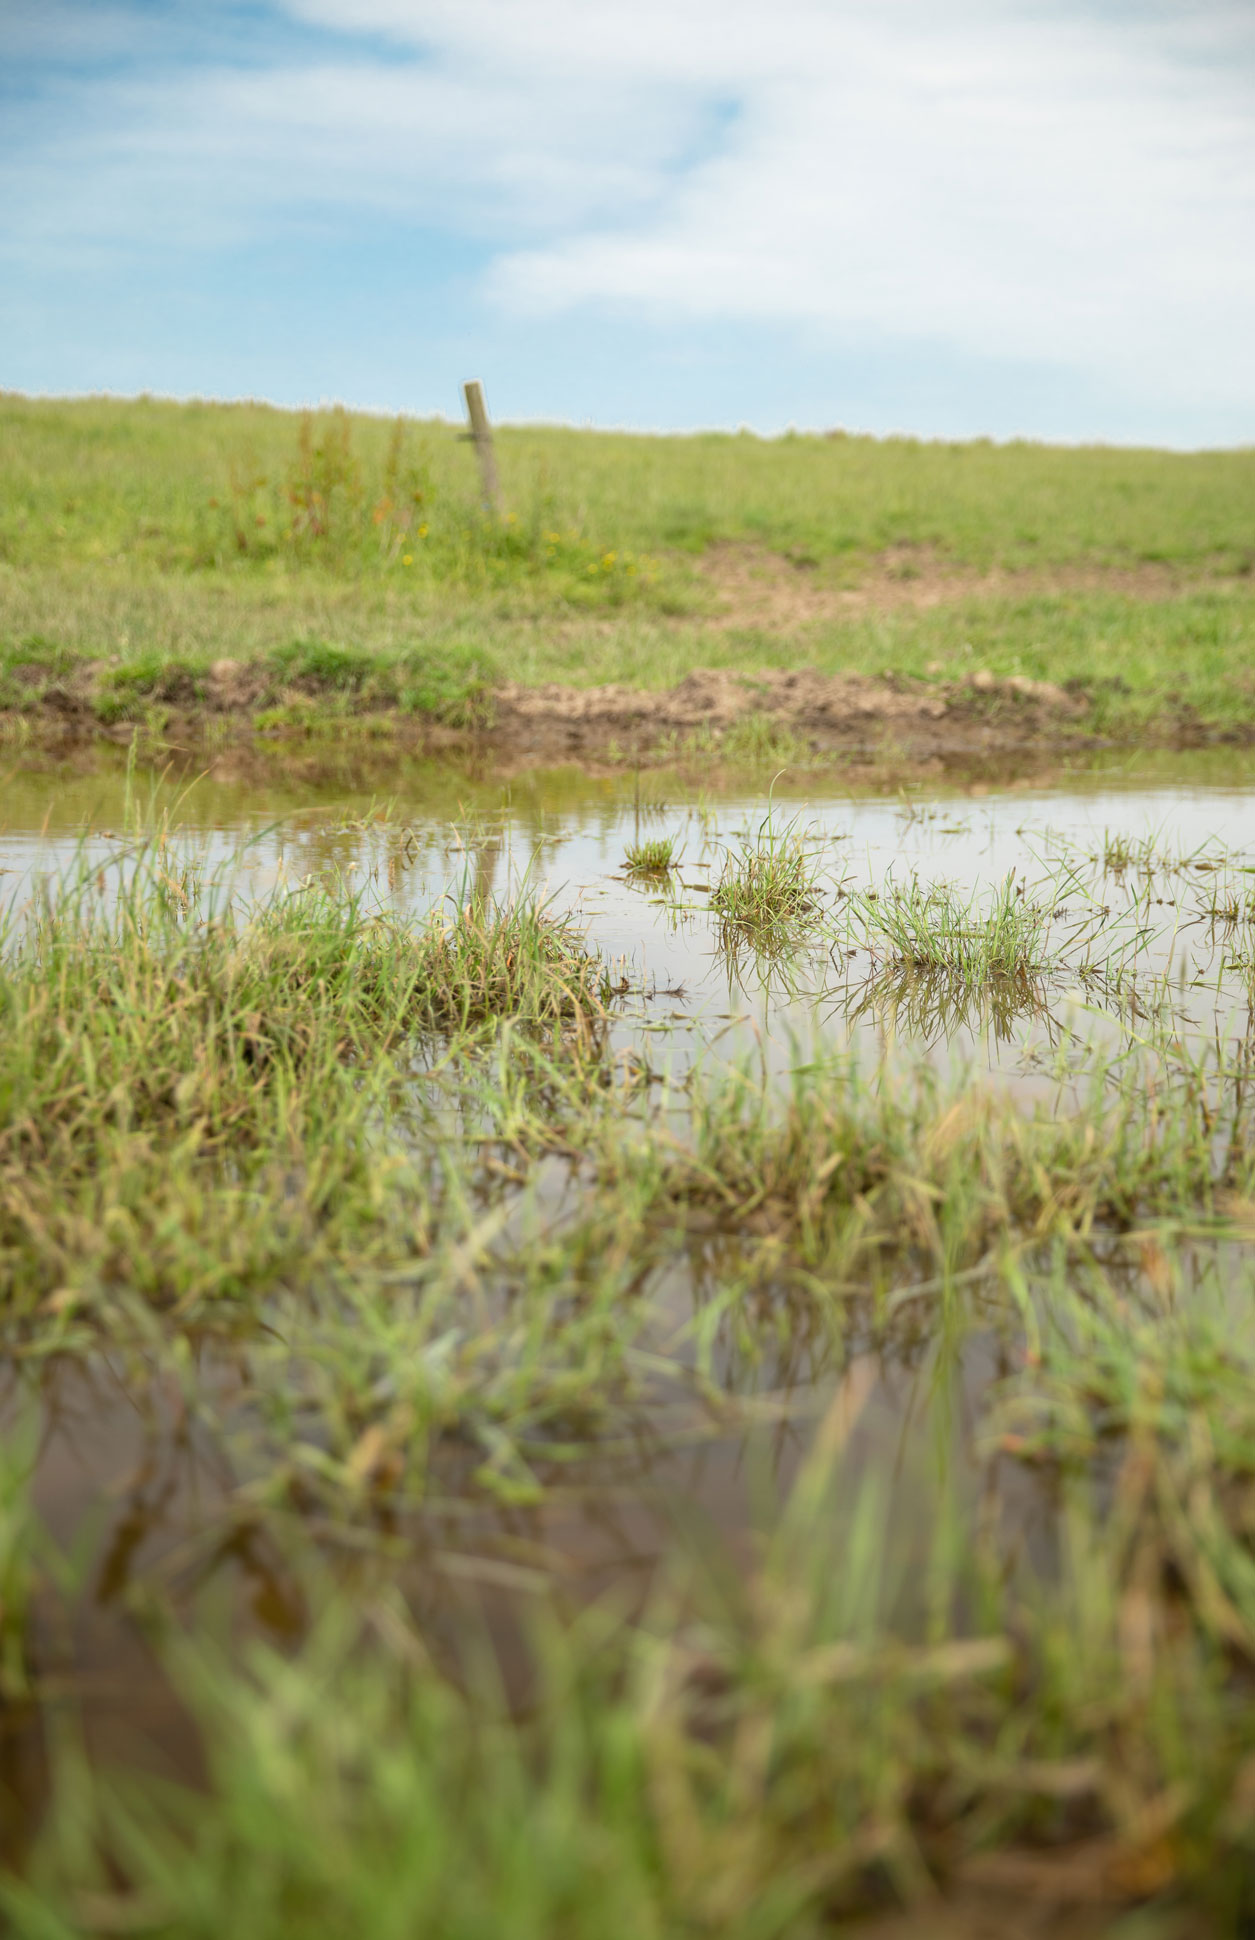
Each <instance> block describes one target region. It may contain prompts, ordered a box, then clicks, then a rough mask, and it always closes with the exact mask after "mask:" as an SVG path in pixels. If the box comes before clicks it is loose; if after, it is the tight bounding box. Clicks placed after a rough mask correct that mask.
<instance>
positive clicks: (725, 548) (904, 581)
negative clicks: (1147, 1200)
mask: <svg viewBox="0 0 1255 1940" xmlns="http://www.w3.org/2000/svg"><path fill="white" fill-rule="evenodd" d="M696 569H697V573H698V575H699V577H700V578H701V580H702V581H703V582H704V584H705V585H706V587H707V588H708V590H709V592H710V594H711V596H712V600H713V606H712V610H711V611H710V613H709V614H708V615H707V616H706V621H705V623H706V625H708V626H711V627H718V628H721V629H722V628H746V629H752V630H757V631H762V632H766V633H776V634H790V633H798V632H802V631H804V630H805V629H806V628H808V627H812V626H820V625H823V624H825V623H830V622H831V621H834V620H840V619H843V618H844V619H849V618H852V617H855V616H857V615H859V614H862V613H889V612H901V611H915V612H924V611H927V610H928V609H929V608H930V607H934V606H943V605H946V604H949V603H953V602H957V601H959V600H969V599H994V598H1008V597H1011V598H1015V597H1020V598H1023V597H1025V596H1031V595H1033V594H1035V593H1060V592H1077V593H1094V592H1111V593H1120V594H1122V595H1124V596H1125V597H1126V598H1132V599H1145V600H1160V599H1167V598H1169V597H1170V596H1171V595H1172V594H1174V593H1179V592H1180V591H1181V590H1182V588H1183V587H1184V586H1186V585H1188V584H1191V583H1196V581H1197V579H1198V577H1199V575H1197V574H1195V575H1194V576H1193V578H1192V579H1191V578H1189V577H1187V576H1186V575H1185V574H1183V573H1182V572H1181V570H1180V569H1179V568H1177V567H1174V566H1170V565H1167V564H1164V563H1161V562H1159V561H1154V560H1143V561H1141V562H1139V563H1138V564H1136V565H1131V566H1101V565H1077V566H1069V567H1059V568H1054V569H1052V570H1050V571H1048V572H1047V571H1041V570H1030V569H1025V570H1024V571H1020V572H1011V571H1008V570H1006V569H1005V568H999V569H998V570H996V571H993V572H978V571H974V570H972V569H970V568H964V567H961V566H956V565H955V563H954V561H953V560H950V559H946V558H945V557H944V555H942V554H941V553H939V552H937V551H935V550H934V549H933V548H931V547H928V546H895V547H891V548H889V549H888V550H887V551H885V552H883V553H881V554H880V556H879V558H878V559H876V560H875V561H874V562H873V563H872V564H871V565H870V566H862V567H859V568H857V569H856V568H854V567H853V566H851V567H849V568H847V569H846V574H847V575H848V576H845V575H843V573H842V569H841V568H840V567H839V566H835V567H834V566H833V565H832V564H830V563H825V564H823V565H819V564H815V563H812V562H810V561H807V560H804V559H803V560H798V559H791V558H788V557H786V556H785V555H783V554H781V553H778V552H771V551H768V550H767V549H766V548H765V547H761V546H748V545H734V544H718V545H713V546H710V547H709V548H708V549H707V551H706V552H705V553H704V554H703V555H702V558H701V559H700V560H699V561H698V562H697V568H696Z"/></svg>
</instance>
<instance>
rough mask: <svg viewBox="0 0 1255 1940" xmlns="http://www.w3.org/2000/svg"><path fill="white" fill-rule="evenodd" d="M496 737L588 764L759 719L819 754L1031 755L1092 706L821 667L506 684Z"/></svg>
mask: <svg viewBox="0 0 1255 1940" xmlns="http://www.w3.org/2000/svg"><path fill="white" fill-rule="evenodd" d="M493 712H494V719H493V726H492V733H493V736H494V738H496V739H499V740H504V741H505V742H506V743H507V744H508V745H510V746H511V748H513V749H514V750H516V751H517V750H521V749H522V748H527V749H528V750H535V751H537V752H541V751H543V752H558V751H560V752H563V753H584V752H590V751H595V750H598V749H602V750H604V749H605V748H606V747H607V746H608V745H609V744H611V743H617V744H619V745H620V746H622V747H623V748H624V749H625V751H630V752H633V753H639V752H642V751H644V750H646V749H648V748H650V747H654V746H657V745H658V744H659V743H664V744H665V743H670V744H671V745H673V746H674V745H675V744H676V743H679V744H681V745H682V744H683V743H684V742H685V740H686V739H687V740H689V741H690V742H693V741H701V740H705V739H708V738H717V737H719V736H721V735H723V734H725V733H726V732H727V731H728V730H729V729H730V728H733V727H735V726H737V724H738V723H742V722H745V721H747V720H749V719H751V718H753V717H757V718H759V719H761V720H763V721H766V722H768V723H771V724H774V725H775V726H777V727H779V728H783V729H787V730H789V731H790V732H791V733H793V734H795V735H797V736H798V737H799V738H801V739H804V740H806V741H807V742H809V744H810V745H811V746H812V747H813V748H815V749H816V750H817V751H824V750H835V749H842V750H845V751H847V752H854V751H867V750H870V749H872V748H875V747H876V746H880V745H883V744H884V742H885V741H886V740H890V739H891V740H892V741H893V742H894V743H895V745H896V746H898V747H900V749H901V750H902V752H903V753H904V754H905V755H907V756H909V757H911V758H915V759H919V758H928V757H930V756H931V755H934V754H937V753H954V754H976V753H986V752H991V751H994V750H997V749H1002V748H1008V747H1013V746H1018V745H1023V744H1025V743H1027V742H1032V741H1035V740H1038V739H1040V738H1041V737H1042V736H1043V735H1044V734H1045V733H1046V732H1047V731H1049V733H1050V734H1051V736H1052V738H1053V739H1054V740H1055V744H1056V745H1057V744H1058V739H1057V738H1058V734H1059V731H1060V729H1061V727H1062V728H1065V729H1066V730H1070V732H1071V734H1072V736H1073V738H1074V739H1079V740H1084V739H1087V738H1088V737H1085V736H1083V734H1080V733H1079V730H1080V728H1081V723H1082V721H1083V719H1084V716H1085V715H1086V713H1087V712H1088V702H1087V701H1086V700H1085V699H1084V698H1083V697H1081V696H1079V695H1074V694H1071V693H1068V692H1066V691H1065V690H1064V689H1063V688H1061V687H1056V686H1054V685H1052V684H1051V683H1050V682H1048V681H1034V680H1028V679H1026V678H1025V677H1024V676H1022V675H1015V676H1012V677H1011V678H1010V679H1008V680H997V679H995V678H994V676H993V675H991V674H989V673H986V672H980V673H977V674H974V675H973V676H972V678H971V679H970V680H969V681H966V682H963V683H961V684H959V683H950V684H948V685H940V684H939V685H937V686H925V685H922V684H919V683H910V684H907V683H905V682H903V683H900V684H899V683H896V682H891V681H886V680H874V679H872V678H870V677H869V676H867V675H862V674H853V673H850V674H834V675H828V674H821V673H819V672H818V671H817V670H816V669H815V668H813V667H800V668H791V669H767V670H764V671H763V672H761V673H757V674H741V673H732V672H729V671H728V670H727V669H724V668H700V669H697V670H695V671H694V672H693V673H691V674H689V675H688V676H687V677H686V678H685V679H684V680H682V681H681V682H680V684H679V685H678V686H677V687H673V688H671V689H669V690H668V691H666V692H664V693H649V692H646V691H644V690H642V689H637V688H631V687H624V686H607V687H585V688H576V687H559V686H553V685H546V686H540V687H525V686H520V685H509V686H505V687H500V688H498V689H497V690H496V691H495V693H494V695H493Z"/></svg>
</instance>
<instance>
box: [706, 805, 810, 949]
mask: <svg viewBox="0 0 1255 1940" xmlns="http://www.w3.org/2000/svg"><path fill="white" fill-rule="evenodd" d="M819 873H820V872H819V867H818V863H817V861H816V859H815V855H814V852H813V850H812V849H811V847H810V846H809V845H808V843H807V841H806V838H805V836H804V835H803V834H802V832H801V831H800V830H799V829H798V828H797V825H796V824H795V823H792V822H790V823H789V824H788V825H787V826H786V827H785V828H783V829H777V828H776V826H775V823H774V821H773V819H772V815H771V813H770V811H769V812H768V814H767V815H766V816H765V817H764V819H763V821H762V822H761V823H760V824H759V826H758V828H757V830H756V831H755V833H754V836H753V838H752V839H751V840H747V841H745V842H744V843H743V845H742V847H741V848H740V849H739V850H738V851H734V852H732V853H730V854H729V855H728V857H727V858H726V860H725V862H724V866H723V873H722V874H721V876H720V878H719V881H718V882H717V883H716V884H715V887H714V889H713V890H712V891H711V897H710V907H711V909H712V910H713V911H714V913H715V915H716V917H717V918H718V919H719V922H720V925H721V927H722V932H723V941H724V944H725V947H728V946H733V947H735V946H736V945H737V944H738V943H740V942H742V941H745V940H752V941H754V942H755V943H756V944H757V945H759V946H760V947H761V946H762V945H763V944H767V945H768V946H770V945H772V944H787V943H788V942H789V941H790V940H791V939H792V938H794V937H796V936H798V935H800V934H801V933H802V932H803V931H805V930H806V929H808V928H810V927H811V925H813V924H814V923H815V922H816V921H817V920H818V917H819V913H820V901H819Z"/></svg>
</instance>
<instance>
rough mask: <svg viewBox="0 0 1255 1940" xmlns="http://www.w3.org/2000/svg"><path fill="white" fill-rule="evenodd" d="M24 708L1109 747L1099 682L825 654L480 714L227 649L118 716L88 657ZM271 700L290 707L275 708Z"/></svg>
mask: <svg viewBox="0 0 1255 1940" xmlns="http://www.w3.org/2000/svg"><path fill="white" fill-rule="evenodd" d="M40 671H42V670H37V669H34V668H32V669H30V670H29V674H30V678H31V685H32V704H31V705H30V706H29V707H27V708H26V709H24V710H23V711H22V712H21V713H16V712H14V713H9V714H0V736H3V738H5V739H7V740H9V741H10V743H12V742H15V741H16V742H23V741H32V740H33V741H38V742H39V743H41V744H44V745H53V746H61V747H66V746H69V745H72V744H73V743H75V742H81V741H83V740H89V739H98V738H105V739H108V740H112V741H122V742H126V741H130V740H131V739H132V737H133V736H134V734H135V733H136V730H137V728H140V729H143V730H145V731H147V732H151V731H152V730H153V729H156V730H157V731H159V732H162V733H164V734H166V735H167V736H168V737H169V738H170V739H172V740H174V741H185V742H189V743H195V742H204V741H206V740H212V741H215V742H217V743H219V744H221V743H222V742H224V741H241V740H244V741H247V740H257V739H264V740H265V741H267V742H268V743H270V744H271V745H273V744H274V743H275V742H276V741H291V740H293V739H296V740H299V739H300V738H302V737H303V736H305V735H308V734H310V733H312V732H318V731H324V732H325V731H326V730H328V729H330V728H335V729H336V730H337V731H338V732H346V733H352V732H354V731H355V730H358V731H367V732H378V733H384V734H387V735H389V736H392V737H395V738H397V739H399V740H401V741H403V742H406V743H408V744H410V745H417V746H419V747H423V748H429V749H443V748H451V747H459V746H467V745H468V744H477V745H479V746H482V747H484V748H486V749H491V750H494V751H496V752H498V753H500V754H502V755H505V756H507V757H517V756H524V755H525V756H541V757H552V756H577V757H587V758H593V759H596V758H598V757H609V758H610V759H611V760H614V759H617V758H620V757H622V756H625V755H627V756H632V757H646V756H650V755H655V754H658V755H664V756H671V757H674V756H676V755H677V754H681V755H682V754H684V753H713V752H717V750H718V747H719V744H720V743H721V741H722V739H723V738H724V737H725V736H726V735H727V734H728V732H729V730H733V729H735V730H739V731H740V732H741V734H742V736H743V739H742V741H741V743H740V744H739V751H740V753H741V756H742V758H744V757H745V756H746V755H750V756H752V755H753V754H755V753H756V752H758V751H760V750H761V752H762V754H763V755H764V757H769V756H770V753H771V746H772V736H773V735H781V734H784V735H788V736H790V737H792V738H793V740H794V741H795V742H798V743H800V744H802V746H803V748H809V749H811V750H812V751H813V752H814V753H816V754H817V755H823V754H826V753H833V752H840V753H842V754H844V755H846V756H849V757H853V758H859V757H863V758H867V757H870V756H872V755H874V754H876V753H878V752H886V753H887V752H890V751H891V752H892V753H893V755H894V757H895V758H897V759H899V760H905V761H907V762H914V763H919V762H928V761H931V760H934V759H937V758H941V759H952V758H967V757H973V756H976V757H980V756H987V755H996V754H999V753H1011V752H1017V751H1020V750H1024V749H1027V748H1032V747H1034V746H1036V747H1039V748H1040V749H1041V750H1042V752H1043V753H1046V752H1049V753H1050V754H1051V755H1054V754H1057V753H1059V752H1060V750H1061V749H1062V748H1070V749H1080V748H1086V747H1094V746H1096V745H1100V744H1099V743H1098V742H1097V741H1096V738H1095V736H1094V735H1093V733H1092V732H1089V731H1087V725H1086V717H1087V716H1088V713H1089V702H1088V700H1087V698H1086V697H1085V695H1084V694H1082V693H1077V692H1071V691H1066V690H1065V689H1063V688H1061V687H1057V686H1054V685H1053V684H1051V683H1050V682H1048V681H1034V680H1029V679H1027V678H1026V677H1025V676H1023V675H1013V676H1011V677H1010V678H1009V679H997V678H995V677H994V676H993V675H992V674H990V673H988V672H985V671H977V672H975V673H973V674H972V675H970V676H969V677H968V678H967V679H965V680H963V681H961V682H960V681H950V682H941V681H936V682H923V681H908V680H898V679H895V678H893V677H888V678H881V679H876V678H873V677H871V676H869V675H864V674H856V673H840V674H832V675H828V674H822V673H820V672H819V671H818V670H817V669H815V668H813V667H798V668H788V669H780V668H768V669H764V670H762V671H761V672H756V673H742V672H732V671H729V670H727V669H722V668H699V669H696V670H695V671H694V672H692V673H690V674H688V675H687V676H686V677H685V679H683V680H682V681H681V682H680V683H679V684H678V686H676V687H673V688H670V689H668V690H665V691H662V692H653V691H649V690H647V689H643V688H632V687H627V686H621V685H610V686H602V687H565V686H558V685H556V684H552V683H547V684H543V685H540V686H525V685H522V684H518V683H507V684H505V685H503V686H499V687H497V688H494V689H493V690H491V691H490V692H488V693H485V694H484V695H482V696H480V697H478V699H477V700H476V702H475V703H474V706H473V708H471V709H470V710H469V713H468V717H467V718H466V719H465V720H464V721H460V722H449V721H440V720H436V719H433V718H432V717H430V716H423V715H410V714H405V713H403V712H401V711H400V710H398V709H396V708H395V707H390V706H386V705H380V704H372V702H371V701H370V700H369V699H368V698H367V697H364V696H363V697H354V698H353V699H351V700H349V699H347V697H346V696H344V695H343V694H336V693H334V692H333V691H330V690H327V691H321V690H320V689H319V688H318V686H317V684H316V683H312V682H309V681H302V682H300V683H298V684H296V685H294V686H293V687H292V688H290V689H286V690H284V692H283V693H281V694H280V695H278V696H277V697H276V696H275V695H274V694H273V692H272V683H271V678H270V676H269V675H268V673H267V671H266V669H265V668H264V667H263V666H260V665H256V664H250V663H248V662H244V661H237V660H227V659H224V660H218V661H215V662H214V663H213V665H212V666H211V667H210V668H209V670H208V672H207V674H206V675H205V676H204V677H203V678H200V679H194V678H193V676H191V675H190V674H188V673H187V672H185V671H181V672H180V673H179V674H178V675H177V677H176V678H175V679H174V680H172V682H171V683H169V684H167V685H166V686H165V687H163V688H162V689H161V691H159V692H158V693H156V694H155V695H153V696H152V697H151V698H150V700H149V702H148V705H147V707H146V709H145V713H144V715H143V717H142V718H139V719H137V718H134V717H131V716H128V717H126V718H123V719H115V720H108V719H105V720H102V718H101V711H102V710H101V708H100V693H101V687H100V670H99V669H98V668H97V667H96V666H95V665H93V664H92V663H85V664H84V665H82V666H81V667H79V668H76V669H75V670H74V671H73V672H72V673H71V674H68V675H62V676H61V677H59V678H50V679H48V681H47V684H46V685H44V686H43V687H42V689H41V690H40V691H35V676H36V674H37V673H38V672H40ZM262 706H269V707H270V708H271V709H272V710H273V709H276V707H277V710H278V712H279V713H280V715H281V716H285V717H286V718H278V719H276V718H275V716H274V713H273V712H272V714H271V715H270V717H269V718H267V719H266V720H265V721H259V720H258V718H257V710H258V709H259V708H260V707H262Z"/></svg>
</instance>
